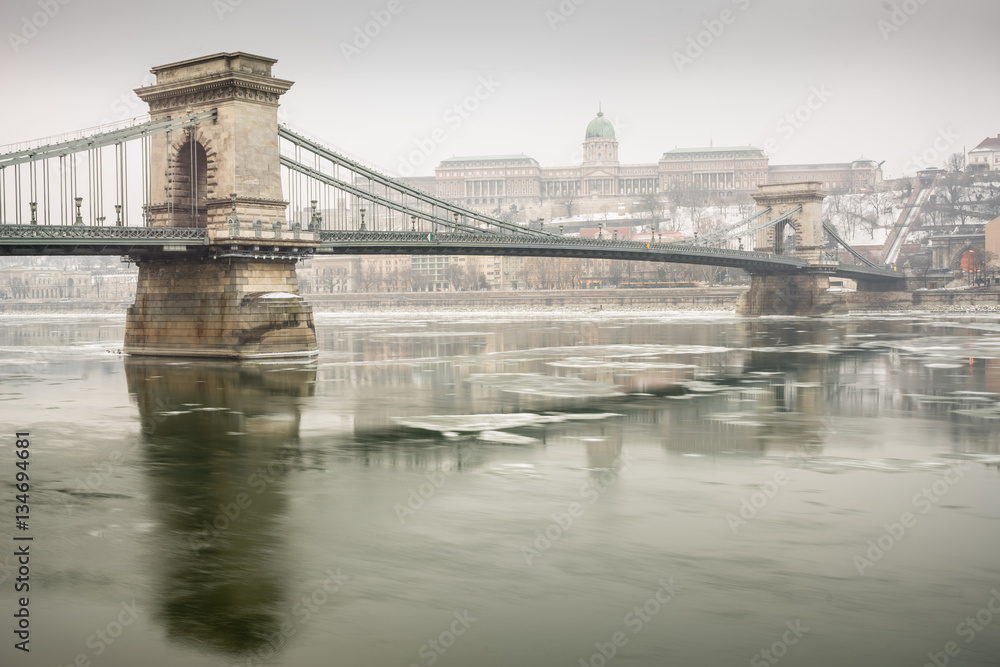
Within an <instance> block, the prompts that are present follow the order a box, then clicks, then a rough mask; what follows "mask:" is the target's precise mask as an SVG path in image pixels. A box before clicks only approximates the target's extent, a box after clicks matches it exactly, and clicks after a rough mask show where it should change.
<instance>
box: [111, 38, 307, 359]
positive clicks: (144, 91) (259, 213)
mask: <svg viewBox="0 0 1000 667" xmlns="http://www.w3.org/2000/svg"><path fill="white" fill-rule="evenodd" d="M275 62H276V61H275V60H273V59H270V58H262V57H260V56H254V55H250V54H247V53H241V52H237V53H219V54H215V55H211V56H205V57H202V58H195V59H193V60H185V61H183V62H178V63H172V64H169V65H162V66H160V67H154V68H153V69H152V72H153V74H155V75H156V83H155V84H154V85H152V86H148V87H144V88H139V89H138V90H136V94H137V95H138V96H139V97H140V98H141V99H142V100H143V101H145V102H146V103H148V104H149V113H150V116H151V117H152V120H159V119H165V118H178V117H183V116H186V115H188V114H192V113H199V112H203V111H211V110H213V109H214V110H215V111H216V115H215V118H214V120H209V121H205V122H201V123H199V124H197V125H194V126H192V127H189V128H185V129H183V130H175V131H172V132H167V133H164V134H158V135H154V136H153V137H151V139H150V142H151V143H150V167H149V173H150V204H149V206H148V207H147V210H146V212H145V214H146V222H147V224H148V225H150V226H153V227H199V228H203V229H207V233H208V240H209V243H208V245H207V246H204V245H198V246H187V247H185V246H177V247H173V248H170V247H165V248H164V252H162V253H160V254H159V255H154V256H151V257H146V256H145V255H144V256H143V258H141V259H139V260H137V263H138V265H139V283H138V287H137V289H136V297H135V304H134V305H132V306H131V307H130V308H129V310H128V318H127V321H126V329H125V352H126V353H128V354H134V355H155V356H185V357H187V356H200V357H228V358H235V359H244V358H254V357H268V356H288V355H308V354H315V352H316V331H315V328H314V326H313V314H312V307H311V306H310V305H309V304H308V303H307V302H305V301H304V300H303V299H302V297H301V296H299V290H298V280H297V277H296V274H295V263H296V261H297V260H298V259H299V258H302V257H305V256H308V255H309V254H311V252H312V251H313V249H314V248H315V246H316V245H317V240H316V238H314V235H313V233H312V232H311V231H308V230H302V229H301V228H300V227H299V226H298V225H295V226H294V227H292V228H289V226H288V224H287V223H286V222H285V208H286V207H287V202H285V201H284V200H283V198H282V192H281V168H280V167H281V163H280V155H279V146H278V98H279V97H280V96H281V95H282V94H283V93H284V92H285V91H287V90H288V89H289V88H290V87H291V86H292V82H291V81H285V80H282V79H277V78H275V77H274V76H272V75H271V66H272V65H273V64H274V63H275Z"/></svg>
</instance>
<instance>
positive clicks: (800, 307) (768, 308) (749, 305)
mask: <svg viewBox="0 0 1000 667" xmlns="http://www.w3.org/2000/svg"><path fill="white" fill-rule="evenodd" d="M829 287H830V279H829V278H828V277H827V276H824V275H815V274H807V275H768V276H765V275H752V276H750V289H749V290H747V292H746V293H745V294H744V295H743V296H742V297H741V299H740V302H739V304H738V306H737V308H736V313H737V315H740V316H742V317H759V316H761V315H795V316H806V317H821V316H823V315H834V314H837V313H841V312H845V301H844V298H843V297H842V295H840V294H835V293H830V292H828V291H827V290H828V289H829Z"/></svg>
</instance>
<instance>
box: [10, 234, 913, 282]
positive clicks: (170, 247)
mask: <svg viewBox="0 0 1000 667" xmlns="http://www.w3.org/2000/svg"><path fill="white" fill-rule="evenodd" d="M318 236H319V244H318V245H317V244H315V243H313V242H309V241H303V243H302V245H301V246H293V247H291V248H289V247H288V246H284V247H282V248H281V249H280V252H278V253H271V254H275V256H279V255H280V256H283V257H288V256H289V255H290V254H291V255H297V256H300V257H306V256H309V255H312V254H319V255H418V254H419V255H506V256H521V257H573V258H579V259H619V260H633V261H642V262H671V263H678V264H700V265H707V266H719V267H731V268H739V269H744V270H746V271H748V272H751V273H756V274H797V273H820V274H827V275H832V276H838V277H843V278H850V279H863V280H872V279H885V280H902V278H903V276H902V275H900V274H898V273H895V272H893V271H888V270H884V269H878V268H873V267H870V266H864V265H857V264H843V263H837V262H831V263H829V264H821V265H818V266H817V265H810V264H809V263H808V262H806V261H805V260H803V259H800V258H797V257H794V256H789V255H774V254H770V253H763V252H755V251H752V250H728V249H723V248H714V247H711V246H703V245H686V244H679V243H655V242H651V243H646V242H641V241H617V240H610V239H580V238H576V237H559V236H551V237H539V236H536V235H527V234H499V233H497V234H491V233H481V234H475V233H466V232H435V233H432V234H428V233H427V232H379V231H371V232H358V231H350V232H348V231H321V232H319V233H318ZM253 240H254V239H253V237H242V238H241V239H240V244H239V245H227V244H224V243H222V244H218V243H217V244H212V245H210V244H209V240H208V233H207V231H206V230H205V229H200V228H184V227H93V226H79V225H77V226H57V225H0V256H27V255H53V256H73V255H121V256H125V255H127V256H130V257H132V258H135V259H141V258H142V257H143V256H144V255H146V256H151V255H158V256H159V255H160V254H161V253H164V252H177V253H178V254H180V253H182V252H186V253H191V254H200V255H210V256H212V255H214V256H248V255H249V256H253V255H262V256H264V257H267V256H269V253H270V251H271V250H272V248H271V247H270V246H268V244H267V239H261V240H260V246H259V250H256V248H253V249H252V248H250V247H248V246H246V245H245V244H247V243H248V242H251V241H253ZM288 240H289V236H287V235H286V236H285V237H284V241H285V243H287V242H288ZM274 250H275V251H277V250H278V249H277V248H274Z"/></svg>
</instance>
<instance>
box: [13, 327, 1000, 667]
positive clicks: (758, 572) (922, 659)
mask: <svg viewBox="0 0 1000 667" xmlns="http://www.w3.org/2000/svg"><path fill="white" fill-rule="evenodd" d="M316 326H317V336H318V339H319V341H320V354H319V356H318V357H316V358H313V359H308V360H294V361H288V360H271V361H266V362H256V363H242V364H241V363H235V362H222V361H205V360H185V359H155V358H136V357H123V356H122V355H120V354H119V353H118V352H117V350H118V349H119V348H120V347H121V341H122V339H123V336H124V317H121V316H116V315H107V316H87V315H74V316H54V315H53V316H43V315H39V316H6V317H4V318H2V319H0V377H2V384H0V400H2V402H0V405H2V406H3V410H2V422H3V425H4V429H5V430H4V438H5V442H6V443H7V445H8V446H5V447H4V448H3V449H2V455H0V480H2V481H3V488H4V489H6V492H5V494H4V497H3V508H4V512H3V517H4V519H3V521H4V527H5V531H4V535H6V538H5V539H7V546H6V547H5V548H4V549H3V550H2V551H0V553H2V554H3V555H2V556H0V579H2V583H0V610H2V613H3V616H4V617H5V618H7V622H6V623H5V626H4V627H6V628H7V630H6V631H5V632H4V635H3V636H4V637H5V638H6V639H5V640H4V645H3V646H2V648H0V664H4V665H8V664H17V665H31V666H34V665H39V666H42V665H45V666H47V667H51V666H55V665H64V666H68V665H80V666H81V667H88V666H89V665H94V666H108V667H117V666H123V667H132V666H140V667H160V666H163V667H168V666H174V665H183V666H184V667H202V666H222V665H275V666H289V667H292V666H295V667H298V666H312V665H317V666H319V665H322V666H328V665H345V666H349V667H367V666H383V665H384V666H399V667H410V666H412V665H416V666H419V667H425V666H426V667H430V666H431V665H437V666H440V667H450V666H456V667H457V666H462V667H464V666H470V667H501V666H503V667H508V666H511V665H519V666H526V667H533V666H539V667H549V666H553V667H555V666H559V665H565V666H566V667H579V666H580V665H583V666H587V665H590V666H591V667H605V666H606V665H607V666H615V665H621V666H623V667H624V666H629V667H646V666H650V667H652V666H654V665H655V666H662V665H679V666H690V667H695V666H697V667H714V666H716V665H718V666H723V665H734V666H735V665H751V666H752V667H758V666H760V665H774V664H778V663H779V662H780V664H781V665H782V667H784V666H786V665H787V666H788V667H792V666H794V665H802V666H809V667H827V666H829V667H834V666H836V667H842V666H844V665H860V666H867V665H873V666H874V665H879V666H889V665H891V666H896V665H913V666H914V667H921V666H922V665H925V664H932V665H933V664H937V665H938V666H939V667H940V666H942V665H944V664H948V665H958V666H966V665H967V666H971V665H1000V592H998V591H1000V317H998V316H996V315H983V314H978V315H958V314H954V313H952V314H947V315H945V314H934V315H932V314H920V313H904V314H893V315H885V316H882V315H869V316H863V317H843V318H832V319H781V318H767V319H750V320H748V319H737V318H735V317H733V316H732V315H730V314H728V313H697V314H695V313H645V314H643V313H635V312H629V313H591V314H582V313H573V314H541V313H531V314H516V313H437V314H423V315H419V314H411V313H405V314H404V313H383V314H355V313H351V314H318V315H317V316H316ZM17 432H26V433H30V435H29V439H30V465H28V466H22V467H21V468H18V467H17V466H16V464H17V462H18V460H19V458H18V455H17V454H16V452H17V448H16V447H15V446H14V441H15V433H17ZM19 470H21V471H26V472H27V473H28V475H29V477H30V498H29V506H30V520H29V521H28V526H27V528H26V529H18V528H15V525H16V524H15V516H16V515H18V514H20V513H22V512H23V509H19V508H18V505H20V504H22V503H21V501H19V500H17V499H16V496H17V493H18V490H17V488H16V486H15V476H16V473H17V472H18V471H19ZM18 536H21V537H25V536H30V537H31V538H32V539H31V540H30V542H29V541H14V540H13V538H14V537H18ZM24 544H30V582H29V583H30V590H28V591H26V592H25V591H21V592H16V591H15V584H16V583H17V579H18V576H19V575H18V572H19V569H18V568H19V563H18V556H17V555H15V549H16V548H17V547H16V545H24ZM24 595H28V596H29V597H30V604H29V605H28V606H27V608H28V609H29V610H30V653H24V652H23V651H20V650H18V649H16V648H15V646H14V645H15V643H17V642H18V641H19V639H18V636H17V635H16V634H15V633H12V630H16V629H17V623H18V622H19V621H18V620H17V619H16V618H15V617H14V614H15V613H16V612H17V611H18V609H19V608H21V605H20V604H19V598H20V597H21V596H24Z"/></svg>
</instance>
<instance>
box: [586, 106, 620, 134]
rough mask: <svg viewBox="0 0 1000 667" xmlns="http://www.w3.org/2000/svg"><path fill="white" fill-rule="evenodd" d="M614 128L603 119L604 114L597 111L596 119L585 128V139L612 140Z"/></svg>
mask: <svg viewBox="0 0 1000 667" xmlns="http://www.w3.org/2000/svg"><path fill="white" fill-rule="evenodd" d="M614 138H615V126H614V125H612V124H611V121H610V120H608V119H607V118H605V117H604V112H602V111H598V112H597V118H595V119H594V120H592V121H590V125H588V126H587V139H614Z"/></svg>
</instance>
